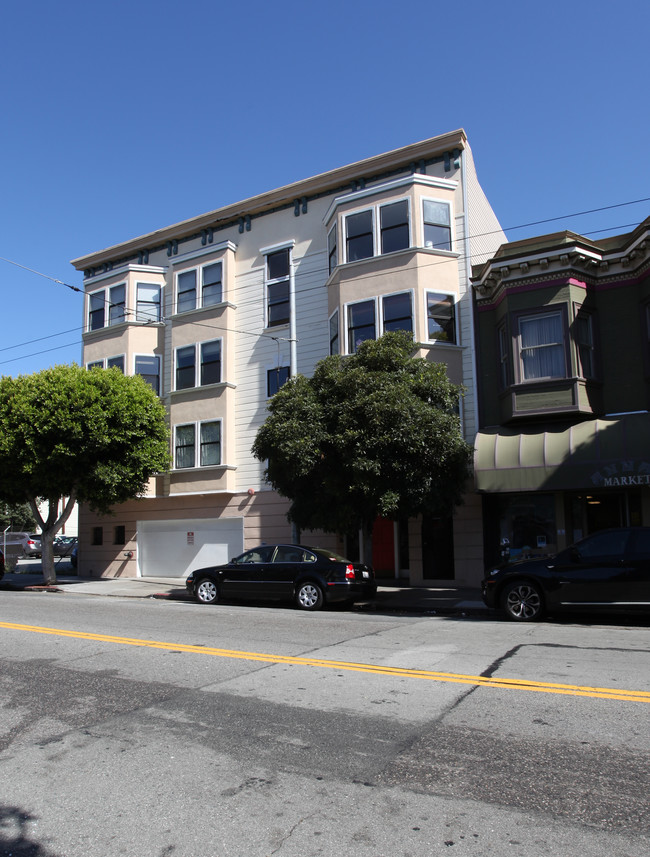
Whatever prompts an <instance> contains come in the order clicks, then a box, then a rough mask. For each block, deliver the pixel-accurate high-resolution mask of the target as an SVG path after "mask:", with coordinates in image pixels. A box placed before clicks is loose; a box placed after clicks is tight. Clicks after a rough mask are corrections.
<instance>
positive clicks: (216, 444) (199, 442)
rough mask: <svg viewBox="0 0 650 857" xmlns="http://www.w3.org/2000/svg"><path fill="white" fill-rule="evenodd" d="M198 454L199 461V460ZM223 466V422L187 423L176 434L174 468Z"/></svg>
mask: <svg viewBox="0 0 650 857" xmlns="http://www.w3.org/2000/svg"><path fill="white" fill-rule="evenodd" d="M197 452H198V460H197ZM219 464H221V420H206V421H205V422H201V423H198V424H197V423H186V424H185V425H179V426H176V428H175V432H174V467H175V469H176V470H183V469H187V468H190V467H210V466H216V465H219Z"/></svg>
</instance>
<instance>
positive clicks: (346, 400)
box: [253, 332, 471, 534]
mask: <svg viewBox="0 0 650 857" xmlns="http://www.w3.org/2000/svg"><path fill="white" fill-rule="evenodd" d="M413 347H414V346H413V341H412V339H411V337H410V335H409V334H407V333H404V332H396V333H387V334H385V335H384V336H383V337H382V338H381V339H379V340H369V341H366V342H363V343H362V344H361V345H360V347H359V349H358V351H357V353H356V354H354V355H352V356H350V357H338V356H333V357H327V358H326V359H325V360H322V361H321V362H320V363H319V364H318V365H317V367H316V370H315V372H314V375H313V377H312V378H310V379H307V378H305V377H303V376H298V377H296V378H293V379H291V380H289V381H288V382H287V383H286V384H285V385H284V386H283V387H282V388H281V389H280V390H279V391H278V393H276V395H275V396H274V397H273V399H272V400H271V401H270V403H269V411H270V414H269V416H268V418H267V420H266V422H265V423H264V425H263V426H262V427H261V428H260V430H259V432H258V434H257V437H256V439H255V443H254V445H253V454H254V455H255V456H256V457H257V458H258V459H260V460H267V462H268V464H267V469H266V477H267V479H268V480H269V482H270V483H271V485H272V486H273V487H274V488H275V489H276V490H277V491H278V492H279V493H280V494H282V495H283V496H285V497H288V498H289V499H290V500H291V501H292V502H291V507H290V512H289V516H290V518H291V519H292V520H293V521H294V522H295V523H296V524H297V525H298V526H299V527H301V528H304V529H324V530H326V531H329V532H337V533H341V534H344V533H350V532H353V531H355V530H358V529H363V530H364V531H365V532H370V530H371V528H372V525H373V523H374V521H375V519H376V517H377V516H378V515H381V516H384V517H387V518H393V519H398V518H408V517H414V516H416V515H419V514H426V513H428V514H441V513H442V514H446V513H448V511H449V509H450V508H451V507H452V506H453V505H454V504H456V503H459V502H460V501H461V497H462V493H463V489H464V487H465V482H466V479H467V477H468V475H469V462H470V457H471V448H470V447H469V446H468V444H467V443H465V441H464V440H463V438H462V436H461V433H460V420H459V417H458V415H457V407H458V400H459V396H460V393H461V391H460V388H458V387H457V386H455V385H454V384H452V383H451V382H450V381H449V380H448V378H447V375H446V367H445V366H444V365H442V364H436V363H431V362H429V361H427V360H425V359H423V358H413V357H411V354H412V352H413Z"/></svg>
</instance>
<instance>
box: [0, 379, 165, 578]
mask: <svg viewBox="0 0 650 857" xmlns="http://www.w3.org/2000/svg"><path fill="white" fill-rule="evenodd" d="M168 467H169V439H168V429H167V422H166V418H165V410H164V407H163V405H162V403H161V402H160V400H159V399H158V397H157V396H156V394H155V393H154V391H153V390H152V389H151V387H150V386H149V385H148V384H147V383H146V382H145V381H144V380H143V379H142V378H141V377H140V376H138V375H135V376H129V377H127V376H125V375H123V374H122V372H120V371H119V369H99V368H95V369H92V370H86V369H83V368H81V367H79V366H76V365H70V366H56V367H54V368H52V369H44V370H43V371H41V372H36V373H35V374H33V375H21V376H19V377H17V378H10V377H3V378H1V379H0V500H3V501H4V502H6V503H22V502H28V503H29V505H30V507H31V510H32V513H33V515H34V518H35V520H36V521H37V522H38V524H39V525H40V527H41V529H42V535H41V549H42V559H43V579H44V581H45V582H46V583H54V582H55V581H56V572H55V568H54V556H53V541H54V537H55V536H56V534H57V533H58V532H59V530H60V529H61V528H62V527H63V525H64V524H65V522H66V521H67V520H68V518H69V516H70V514H71V512H72V510H73V508H74V505H75V503H76V502H77V501H78V502H80V503H87V504H88V505H89V507H90V508H91V509H93V510H94V511H96V512H98V513H100V514H106V513H109V512H110V510H111V507H112V506H113V505H115V504H118V503H122V502H124V501H126V500H129V499H132V498H135V497H138V496H141V495H142V494H143V493H144V491H145V488H146V485H147V482H148V480H149V478H150V477H151V476H152V475H153V474H155V473H159V472H164V471H166V470H167V469H168ZM41 510H43V511H41Z"/></svg>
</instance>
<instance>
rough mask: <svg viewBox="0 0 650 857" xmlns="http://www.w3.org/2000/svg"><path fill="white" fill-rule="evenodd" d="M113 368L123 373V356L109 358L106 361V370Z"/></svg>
mask: <svg viewBox="0 0 650 857" xmlns="http://www.w3.org/2000/svg"><path fill="white" fill-rule="evenodd" d="M113 367H115V368H116V369H119V370H120V372H122V373H123V372H124V357H123V356H120V357H109V358H108V360H107V361H106V368H107V369H112V368H113Z"/></svg>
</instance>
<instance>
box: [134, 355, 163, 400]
mask: <svg viewBox="0 0 650 857" xmlns="http://www.w3.org/2000/svg"><path fill="white" fill-rule="evenodd" d="M135 374H136V375H140V376H141V377H142V378H143V380H144V381H146V382H147V384H149V386H150V387H151V389H152V390H153V391H154V393H155V394H156V395H157V396H159V395H160V357H157V356H156V355H155V354H136V356H135Z"/></svg>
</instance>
